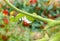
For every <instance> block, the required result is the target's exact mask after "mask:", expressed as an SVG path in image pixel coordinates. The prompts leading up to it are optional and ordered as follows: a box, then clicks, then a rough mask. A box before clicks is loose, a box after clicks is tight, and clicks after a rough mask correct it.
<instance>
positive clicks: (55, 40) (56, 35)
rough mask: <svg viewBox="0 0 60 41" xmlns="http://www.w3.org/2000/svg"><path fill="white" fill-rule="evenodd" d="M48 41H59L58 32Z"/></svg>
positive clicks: (59, 33) (59, 35)
mask: <svg viewBox="0 0 60 41" xmlns="http://www.w3.org/2000/svg"><path fill="white" fill-rule="evenodd" d="M49 41H60V32H58V33H56V34H54V35H53V36H52V37H51V38H50V40H49Z"/></svg>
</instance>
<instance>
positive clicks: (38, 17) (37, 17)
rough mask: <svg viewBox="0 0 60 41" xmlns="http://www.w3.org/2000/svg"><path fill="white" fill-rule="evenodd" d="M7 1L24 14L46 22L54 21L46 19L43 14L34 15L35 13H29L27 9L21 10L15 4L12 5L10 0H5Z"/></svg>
mask: <svg viewBox="0 0 60 41" xmlns="http://www.w3.org/2000/svg"><path fill="white" fill-rule="evenodd" d="M5 2H6V3H7V4H8V5H9V6H11V7H12V8H14V9H15V10H16V11H18V12H20V13H23V14H25V15H28V16H31V17H33V18H35V19H39V20H42V21H46V22H52V21H54V20H51V19H46V18H43V17H41V16H38V15H34V14H30V13H28V12H25V11H23V10H20V9H18V8H16V7H15V6H14V5H12V4H11V3H10V2H9V1H8V0H5Z"/></svg>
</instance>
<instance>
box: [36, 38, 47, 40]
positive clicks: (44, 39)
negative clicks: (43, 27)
mask: <svg viewBox="0 0 60 41" xmlns="http://www.w3.org/2000/svg"><path fill="white" fill-rule="evenodd" d="M36 41H47V39H46V38H42V39H38V40H36Z"/></svg>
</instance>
